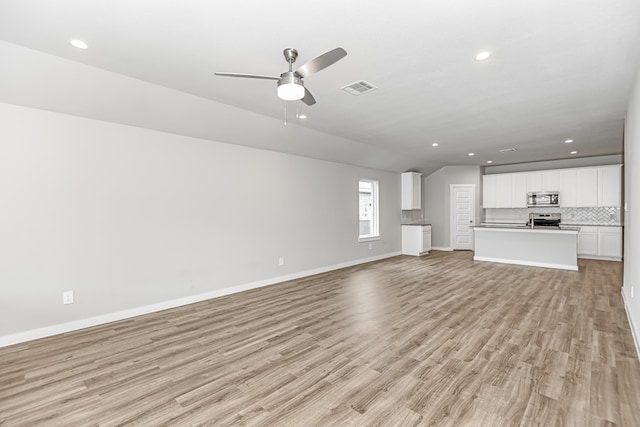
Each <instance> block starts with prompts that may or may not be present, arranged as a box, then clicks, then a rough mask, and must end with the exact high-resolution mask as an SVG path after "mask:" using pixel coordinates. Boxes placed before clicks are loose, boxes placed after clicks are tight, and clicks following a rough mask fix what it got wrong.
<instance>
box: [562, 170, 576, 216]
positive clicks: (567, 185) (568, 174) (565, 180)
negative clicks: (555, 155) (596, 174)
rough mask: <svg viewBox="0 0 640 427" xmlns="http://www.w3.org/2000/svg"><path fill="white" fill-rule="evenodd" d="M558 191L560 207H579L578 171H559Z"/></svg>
mask: <svg viewBox="0 0 640 427" xmlns="http://www.w3.org/2000/svg"><path fill="white" fill-rule="evenodd" d="M558 191H559V192H560V207H562V208H575V207H577V206H578V171H577V170H575V169H562V170H560V171H558Z"/></svg>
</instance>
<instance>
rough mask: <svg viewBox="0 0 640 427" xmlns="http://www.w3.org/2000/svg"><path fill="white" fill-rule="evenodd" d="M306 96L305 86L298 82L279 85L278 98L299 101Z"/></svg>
mask: <svg viewBox="0 0 640 427" xmlns="http://www.w3.org/2000/svg"><path fill="white" fill-rule="evenodd" d="M303 97H304V86H301V85H299V84H297V83H284V84H281V85H278V98H280V99H284V100H285V101H297V100H298V99H302V98H303Z"/></svg>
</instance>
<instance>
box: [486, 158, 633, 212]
mask: <svg viewBox="0 0 640 427" xmlns="http://www.w3.org/2000/svg"><path fill="white" fill-rule="evenodd" d="M482 178H483V187H482V188H483V206H484V207H485V208H526V207H527V193H531V192H536V191H558V192H559V193H560V207H562V208H575V207H577V208H591V207H620V205H621V199H622V165H612V166H593V167H584V168H572V169H554V170H545V171H533V172H516V173H500V174H493V175H484V176H483V177H482Z"/></svg>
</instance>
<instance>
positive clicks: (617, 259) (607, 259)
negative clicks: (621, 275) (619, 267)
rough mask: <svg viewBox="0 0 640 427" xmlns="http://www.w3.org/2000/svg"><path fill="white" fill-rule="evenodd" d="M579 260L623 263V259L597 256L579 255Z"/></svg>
mask: <svg viewBox="0 0 640 427" xmlns="http://www.w3.org/2000/svg"><path fill="white" fill-rule="evenodd" d="M578 258H580V259H596V260H600V261H618V262H622V258H618V257H611V256H597V255H581V254H578Z"/></svg>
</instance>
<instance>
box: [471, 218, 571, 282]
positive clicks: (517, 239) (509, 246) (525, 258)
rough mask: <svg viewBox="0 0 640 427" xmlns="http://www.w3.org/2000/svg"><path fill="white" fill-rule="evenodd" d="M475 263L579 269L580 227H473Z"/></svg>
mask: <svg viewBox="0 0 640 427" xmlns="http://www.w3.org/2000/svg"><path fill="white" fill-rule="evenodd" d="M473 231H474V238H475V249H474V251H475V253H474V256H473V259H474V260H475V261H490V262H499V263H503V264H520V265H530V266H534V267H546V268H557V269H562V270H574V271H577V270H578V231H580V227H534V228H530V227H528V226H524V225H520V226H510V225H498V226H496V225H480V226H477V227H473Z"/></svg>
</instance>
